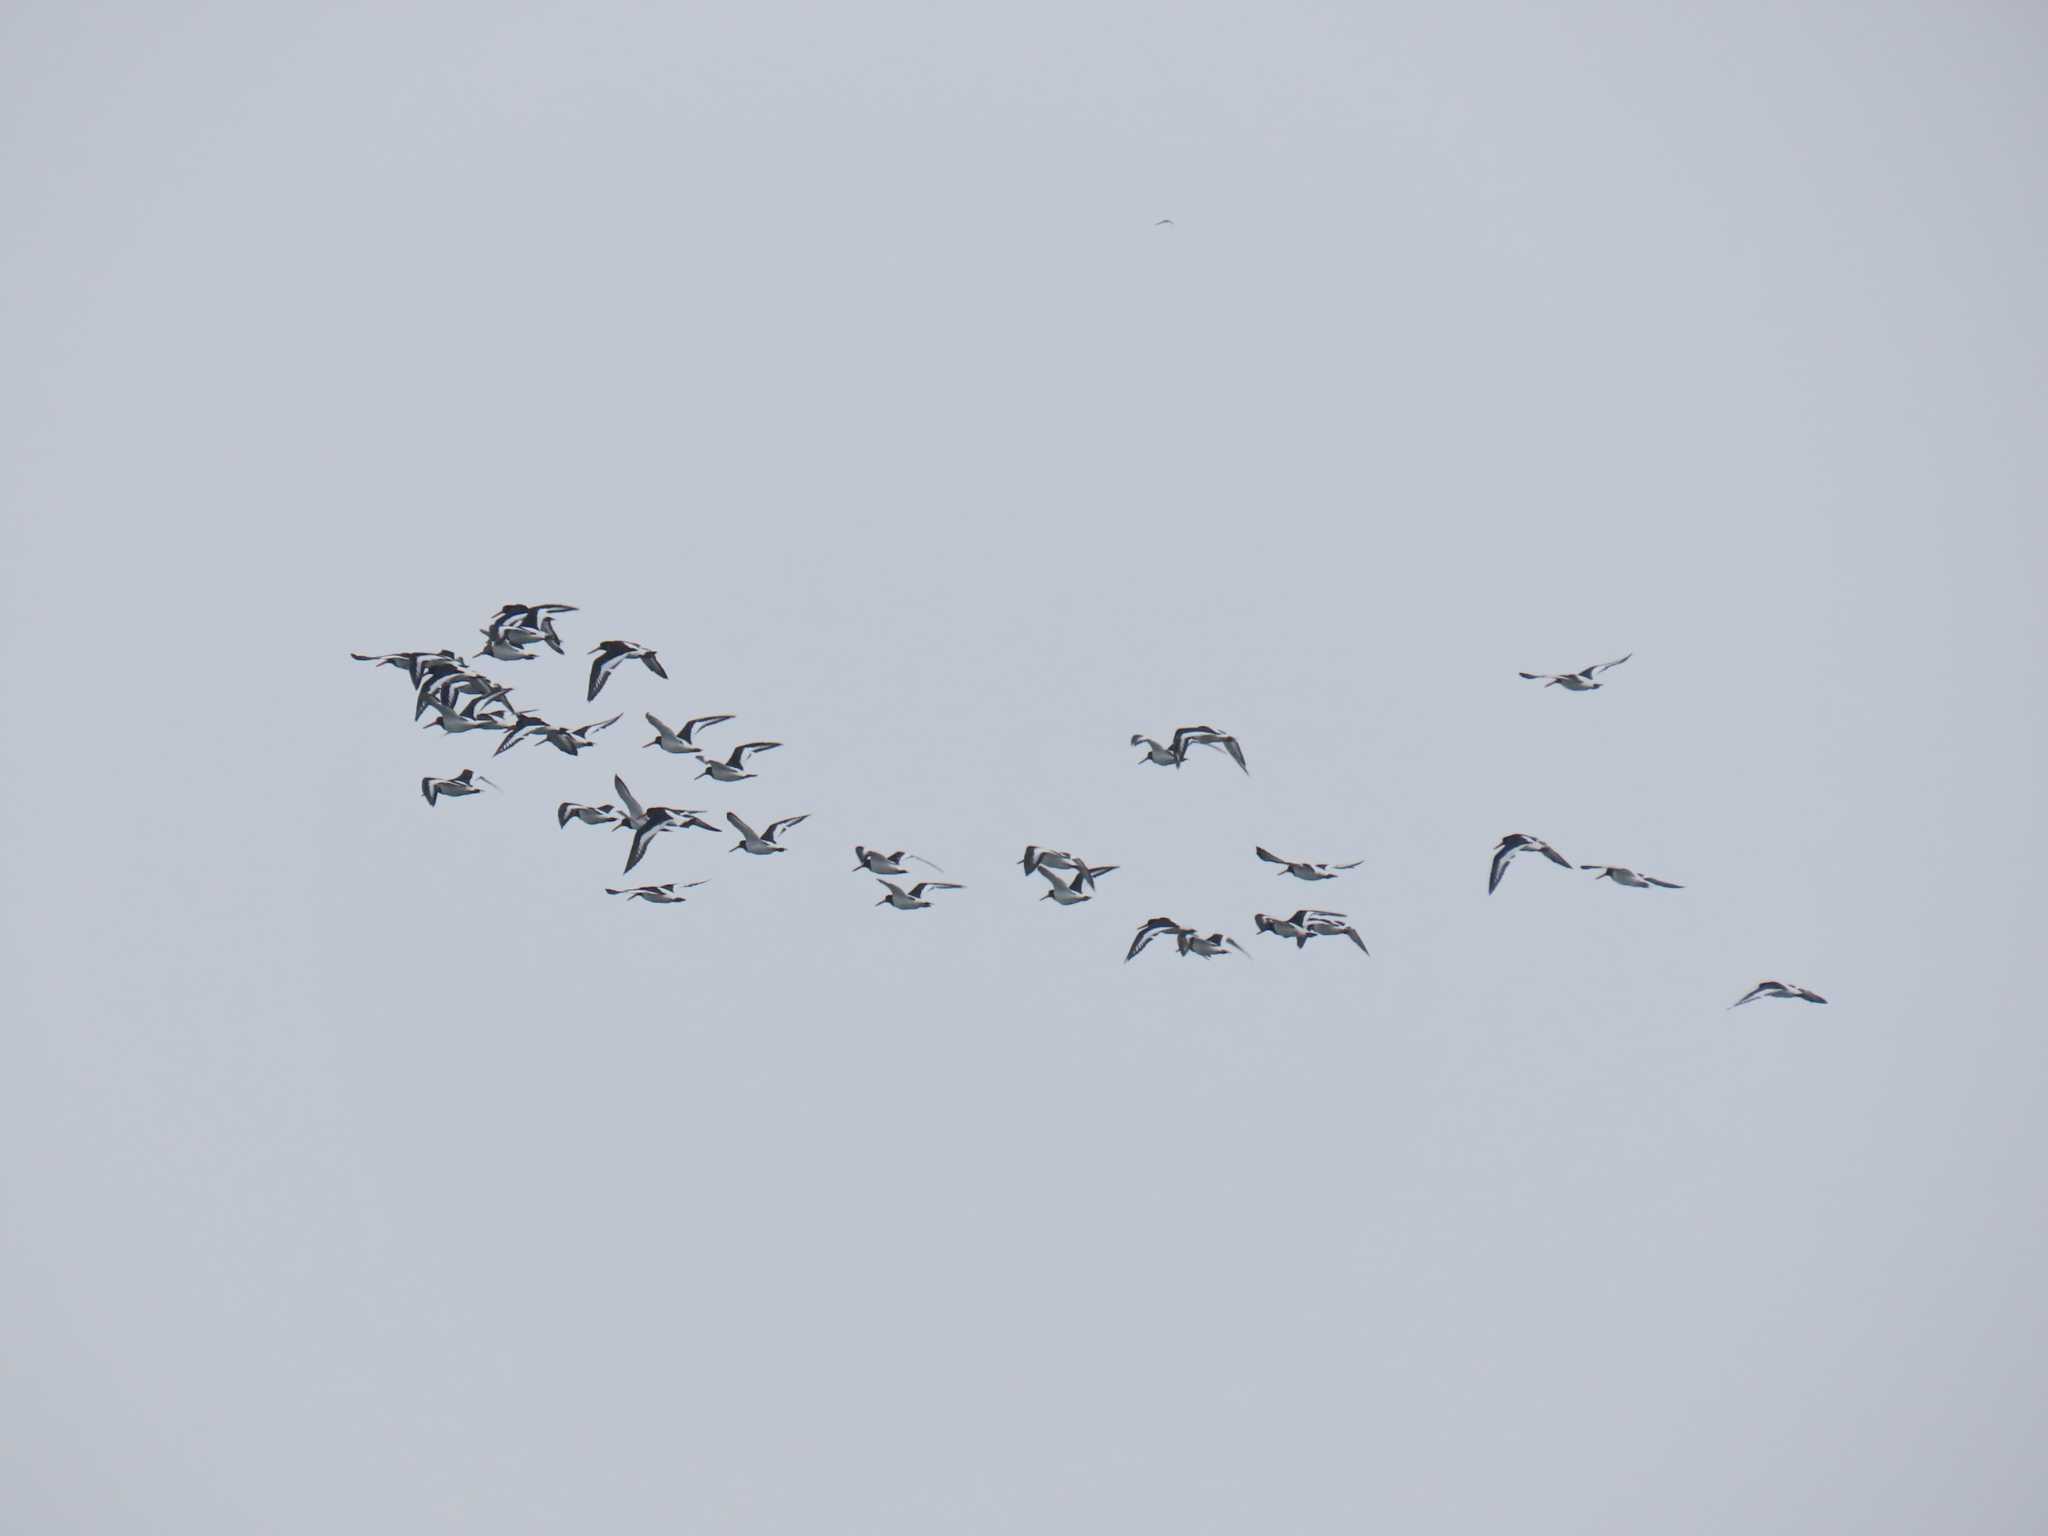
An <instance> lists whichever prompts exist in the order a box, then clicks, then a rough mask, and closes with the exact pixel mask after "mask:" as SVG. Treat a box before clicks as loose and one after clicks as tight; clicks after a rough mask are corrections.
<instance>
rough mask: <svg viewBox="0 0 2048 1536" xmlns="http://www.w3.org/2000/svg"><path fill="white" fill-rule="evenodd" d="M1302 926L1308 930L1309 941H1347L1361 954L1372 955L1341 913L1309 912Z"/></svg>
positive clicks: (1356, 931)
mask: <svg viewBox="0 0 2048 1536" xmlns="http://www.w3.org/2000/svg"><path fill="white" fill-rule="evenodd" d="M1302 926H1303V927H1305V928H1306V929H1307V930H1308V936H1309V938H1311V939H1349V940H1350V941H1351V942H1352V943H1354V944H1356V945H1357V946H1358V949H1359V952H1360V953H1361V954H1367V955H1369V954H1371V953H1372V951H1371V950H1369V949H1367V948H1366V947H1365V940H1363V939H1361V938H1360V937H1359V936H1358V930H1357V929H1356V928H1353V927H1352V926H1351V925H1350V924H1349V923H1348V922H1346V921H1345V920H1344V914H1343V913H1342V912H1311V913H1310V914H1309V917H1308V921H1307V922H1306V923H1304V924H1303V925H1302ZM1303 942H1304V943H1305V942H1307V941H1306V940H1304V941H1303Z"/></svg>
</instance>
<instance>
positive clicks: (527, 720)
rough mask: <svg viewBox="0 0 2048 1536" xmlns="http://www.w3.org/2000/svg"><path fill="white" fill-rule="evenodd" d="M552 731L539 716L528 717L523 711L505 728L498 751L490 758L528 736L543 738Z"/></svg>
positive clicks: (506, 750)
mask: <svg viewBox="0 0 2048 1536" xmlns="http://www.w3.org/2000/svg"><path fill="white" fill-rule="evenodd" d="M554 729H555V727H554V726H552V725H549V724H548V723H547V721H545V720H543V719H541V717H540V716H539V715H529V714H527V713H526V712H525V711H524V710H521V711H520V712H519V714H518V716H517V717H516V718H515V719H514V720H513V721H512V723H511V724H510V725H508V726H506V727H505V735H504V737H503V738H502V739H501V740H500V741H499V742H498V750H497V751H496V752H493V753H492V754H491V756H493V757H497V756H498V755H500V754H501V753H504V752H509V751H510V750H511V749H512V748H514V747H516V746H518V745H519V743H520V742H522V741H525V740H526V739H527V738H528V737H529V736H545V735H546V734H547V733H548V732H550V731H552V730H554ZM570 755H571V756H574V755H575V754H574V753H571V754H570Z"/></svg>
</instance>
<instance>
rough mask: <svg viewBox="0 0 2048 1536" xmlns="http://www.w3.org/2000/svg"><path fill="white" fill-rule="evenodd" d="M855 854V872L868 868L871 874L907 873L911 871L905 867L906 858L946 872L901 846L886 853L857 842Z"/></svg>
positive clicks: (940, 871) (941, 872) (854, 848)
mask: <svg viewBox="0 0 2048 1536" xmlns="http://www.w3.org/2000/svg"><path fill="white" fill-rule="evenodd" d="M853 856H854V858H855V860H856V861H857V862H856V863H855V864H854V866H853V872H854V873H855V874H858V873H859V872H860V871H861V870H866V871H867V872H868V873H869V874H871V875H907V874H909V873H910V871H909V870H907V869H905V868H904V867H903V861H904V860H905V859H916V860H917V862H918V863H920V864H929V865H931V867H932V868H933V869H938V870H939V873H940V874H942V875H943V874H944V873H945V871H944V870H943V869H939V866H938V865H936V864H932V861H931V860H930V859H927V858H924V857H922V856H920V855H918V854H915V853H906V852H904V851H903V850H902V849H901V848H898V849H897V850H896V851H895V852H894V853H884V852H882V850H881V849H879V848H863V847H861V845H860V844H859V843H855V844H854V845H853Z"/></svg>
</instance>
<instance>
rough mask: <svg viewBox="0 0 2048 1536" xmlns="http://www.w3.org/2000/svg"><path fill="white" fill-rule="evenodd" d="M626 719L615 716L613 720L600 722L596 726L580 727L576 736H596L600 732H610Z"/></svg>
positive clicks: (621, 716) (577, 728)
mask: <svg viewBox="0 0 2048 1536" xmlns="http://www.w3.org/2000/svg"><path fill="white" fill-rule="evenodd" d="M625 718H626V717H625V716H624V715H613V716H612V717H611V719H609V720H599V721H598V722H596V723H595V724H594V725H579V726H577V727H576V734H577V735H578V736H595V735H596V734H597V733H598V732H599V731H608V730H610V729H611V728H612V727H613V726H615V725H617V724H618V723H619V722H620V721H621V720H623V719H625Z"/></svg>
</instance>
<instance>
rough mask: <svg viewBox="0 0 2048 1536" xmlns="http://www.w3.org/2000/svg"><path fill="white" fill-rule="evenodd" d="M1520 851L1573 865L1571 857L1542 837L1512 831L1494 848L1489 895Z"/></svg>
mask: <svg viewBox="0 0 2048 1536" xmlns="http://www.w3.org/2000/svg"><path fill="white" fill-rule="evenodd" d="M1518 853H1540V854H1542V855H1543V857H1545V858H1546V859H1548V860H1550V862H1551V863H1553V864H1560V865H1562V866H1563V867H1564V868H1566V869H1570V868H1571V867H1572V861H1571V860H1570V859H1568V858H1566V857H1565V856H1564V855H1563V854H1561V853H1559V852H1558V851H1557V850H1556V849H1555V848H1553V847H1551V846H1550V844H1548V843H1546V842H1544V841H1543V839H1542V838H1540V837H1524V836H1523V835H1522V834H1521V833H1520V832H1510V833H1509V834H1508V835H1507V836H1506V837H1504V838H1502V839H1501V840H1500V842H1499V844H1498V845H1497V846H1496V847H1495V848H1494V850H1493V873H1492V874H1490V875H1488V876H1487V879H1486V894H1487V895H1489V896H1491V895H1492V894H1493V893H1494V890H1495V888H1496V887H1498V886H1499V885H1500V880H1501V876H1502V875H1505V874H1506V873H1507V872H1508V865H1509V864H1511V863H1512V862H1514V857H1515V855H1516V854H1518Z"/></svg>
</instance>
